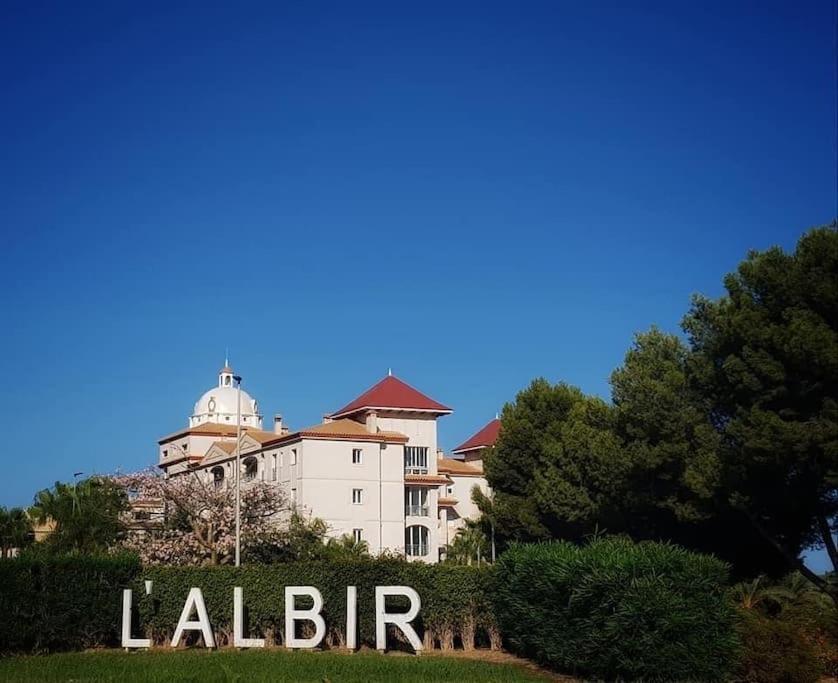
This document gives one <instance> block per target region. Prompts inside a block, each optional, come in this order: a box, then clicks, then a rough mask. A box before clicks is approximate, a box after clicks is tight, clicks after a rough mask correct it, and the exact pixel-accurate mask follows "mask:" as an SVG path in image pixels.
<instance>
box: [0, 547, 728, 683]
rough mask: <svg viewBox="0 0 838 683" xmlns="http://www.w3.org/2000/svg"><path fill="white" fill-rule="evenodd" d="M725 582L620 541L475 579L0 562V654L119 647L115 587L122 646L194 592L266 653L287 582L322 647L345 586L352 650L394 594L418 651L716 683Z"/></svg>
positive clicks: (446, 574)
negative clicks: (314, 599) (126, 628)
mask: <svg viewBox="0 0 838 683" xmlns="http://www.w3.org/2000/svg"><path fill="white" fill-rule="evenodd" d="M146 581H151V582H152V583H151V586H152V588H151V593H150V594H148V595H147V594H146V589H145V582H146ZM726 583H727V568H726V566H725V565H724V564H723V563H721V562H720V561H718V560H716V559H714V558H712V557H707V556H701V555H697V554H694V553H690V552H687V551H685V550H682V549H680V548H677V547H675V546H671V545H661V544H655V543H641V544H633V543H631V542H630V541H627V540H622V539H607V540H597V541H594V542H593V543H591V544H590V545H588V546H585V547H578V546H574V545H571V544H569V543H547V544H539V545H530V546H514V547H512V548H511V549H510V550H509V551H507V552H506V553H504V554H503V555H502V556H501V558H500V560H499V562H498V563H497V565H496V566H495V567H492V568H486V567H484V568H480V569H478V568H475V567H462V566H451V565H424V564H417V563H406V562H403V561H398V560H383V559H377V560H374V559H366V560H354V561H338V562H306V563H303V562H299V563H287V564H273V565H251V566H245V567H242V568H239V569H237V568H234V567H159V566H158V567H146V568H141V567H140V566H139V564H138V563H137V561H136V559H131V558H125V557H108V558H91V557H73V558H64V559H55V558H38V559H35V558H20V559H15V560H2V561H0V614H2V616H3V619H0V648H2V649H4V650H7V651H44V650H59V649H71V648H88V647H98V646H118V645H119V637H120V629H121V610H122V589H123V588H126V587H129V588H132V589H133V591H134V605H135V610H134V611H135V617H136V623H135V625H134V628H133V634H134V636H135V637H141V636H145V637H150V638H151V639H152V641H153V642H154V643H155V644H157V645H164V644H167V643H168V642H169V641H170V639H171V637H172V635H173V632H174V629H175V627H176V625H177V622H178V619H179V617H180V614H181V611H182V610H183V605H184V602H185V600H186V596H187V594H188V593H189V589H190V588H192V587H193V586H197V587H200V588H201V590H202V593H203V596H204V600H205V603H206V606H207V611H208V613H209V617H210V621H211V624H212V627H213V630H214V632H215V634H216V642H217V644H218V645H221V646H224V645H229V644H230V643H231V641H232V628H233V627H232V624H233V588H234V587H235V586H241V587H242V588H243V591H244V605H245V612H246V621H247V635H250V636H261V637H264V638H265V639H266V640H267V641H268V644H269V645H278V644H281V643H282V642H284V636H285V634H284V633H283V629H284V607H285V606H284V588H285V586H289V585H294V586H306V585H311V586H315V587H317V588H318V589H319V590H320V592H321V594H322V596H323V602H324V606H323V616H324V619H325V621H326V625H327V637H326V639H325V641H324V646H325V647H340V646H342V645H343V644H344V643H345V641H346V633H345V624H346V587H347V586H356V587H357V598H358V600H357V609H358V627H359V641H358V642H359V644H360V645H366V646H374V643H375V614H374V610H375V602H374V588H375V586H383V585H407V586H411V587H413V588H415V589H416V590H417V591H418V593H419V595H420V597H421V600H422V609H421V611H420V614H419V617H418V618H417V620H416V621H414V626H415V627H416V630H417V631H418V632H419V634H420V637H422V638H423V640H424V644H425V647H426V648H428V649H432V648H442V649H450V648H453V647H463V648H466V649H470V648H473V647H475V646H476V645H482V646H491V647H499V646H500V643H501V634H502V635H503V639H504V641H505V643H506V645H507V646H508V647H509V648H510V649H511V650H513V651H515V652H517V653H519V654H521V655H523V656H525V657H528V658H530V659H533V660H535V661H537V662H540V663H541V664H544V665H546V666H549V667H551V668H554V669H557V670H560V671H563V672H566V673H574V674H577V675H580V676H583V677H586V678H604V679H609V680H613V679H633V680H637V679H643V680H649V681H651V680H667V681H671V680H702V681H709V680H721V679H724V678H725V677H726V676H727V675H728V674H729V672H730V671H731V670H732V669H733V667H734V665H735V658H736V648H737V638H736V636H735V628H734V617H733V606H732V603H731V601H730V600H729V599H728V597H727V595H726V592H725V590H726ZM300 606H303V605H300ZM404 607H406V605H405V606H404ZM390 609H392V610H398V609H399V606H398V605H393V606H392V607H390ZM395 633H398V632H397V631H396V632H395ZM300 635H304V633H301V634H300ZM391 642H392V641H391Z"/></svg>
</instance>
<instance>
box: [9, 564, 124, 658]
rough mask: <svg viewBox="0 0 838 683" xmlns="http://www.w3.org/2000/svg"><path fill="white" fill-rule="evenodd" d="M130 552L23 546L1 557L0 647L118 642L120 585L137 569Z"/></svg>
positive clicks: (36, 648) (53, 647)
mask: <svg viewBox="0 0 838 683" xmlns="http://www.w3.org/2000/svg"><path fill="white" fill-rule="evenodd" d="M139 569H140V567H139V562H138V561H137V558H136V557H134V556H130V555H110V556H92V555H78V554H76V555H71V556H57V555H53V554H50V553H47V552H43V551H40V550H39V551H38V552H30V553H27V552H24V553H23V554H22V555H21V557H19V558H16V559H6V560H0V614H2V615H3V618H2V619H0V649H2V650H8V651H36V652H37V651H42V650H57V649H74V648H85V647H100V646H103V645H118V643H119V633H120V630H119V629H120V624H121V614H122V588H123V587H125V586H128V585H129V583H130V582H131V580H132V579H133V578H134V576H135V575H136V574H137V572H138V571H139Z"/></svg>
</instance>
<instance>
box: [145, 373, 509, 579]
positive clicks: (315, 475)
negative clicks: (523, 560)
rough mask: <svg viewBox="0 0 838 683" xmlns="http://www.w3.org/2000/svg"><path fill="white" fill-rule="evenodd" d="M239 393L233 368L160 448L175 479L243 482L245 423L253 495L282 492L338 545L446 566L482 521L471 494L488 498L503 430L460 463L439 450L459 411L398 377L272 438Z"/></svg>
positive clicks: (469, 448)
mask: <svg viewBox="0 0 838 683" xmlns="http://www.w3.org/2000/svg"><path fill="white" fill-rule="evenodd" d="M234 385H235V379H234V374H233V370H232V368H230V367H229V365H228V364H226V363H225V366H224V367H223V368H222V369H221V371H220V372H219V375H218V386H217V387H214V388H212V389H210V390H209V391H207V392H205V393H204V394H203V395H202V396H201V398H200V399H198V401H197V403H196V404H195V408H194V410H193V411H192V415H191V416H190V418H189V421H188V427H187V428H186V429H184V430H182V431H179V432H176V433H174V434H170V435H168V436H165V437H163V438H162V439H160V441H159V467H160V468H161V469H162V470H163V471H164V472H165V473H166V475H167V476H179V475H183V474H186V473H194V474H195V476H198V477H201V478H203V479H204V480H205V481H207V482H212V483H214V485H216V486H226V485H230V484H231V483H232V482H234V481H235V470H234V467H235V462H236V433H237V431H238V429H237V427H238V423H237V415H239V414H241V428H242V429H241V432H242V435H241V460H242V480H243V481H244V482H245V485H246V483H247V482H250V481H264V482H268V483H272V484H273V483H275V484H276V485H277V486H282V487H283V488H284V489H285V491H286V494H287V496H288V498H289V500H291V501H292V502H293V503H294V504H295V506H296V507H297V508H298V509H299V510H301V511H302V512H304V513H305V514H310V515H312V516H315V517H320V518H321V519H323V520H325V522H326V523H327V524H328V526H329V533H330V534H331V535H334V536H342V535H344V534H349V535H351V536H353V537H354V538H355V539H357V540H364V541H366V542H367V544H368V545H369V548H370V552H372V553H373V554H377V553H379V552H381V551H389V552H395V553H399V554H402V553H403V554H405V555H406V556H407V557H408V558H414V559H417V560H421V561H425V562H436V561H437V560H438V559H439V557H440V555H441V554H442V553H444V549H445V545H446V544H447V543H448V542H450V540H452V539H453V536H454V534H455V533H456V530H457V529H458V528H459V527H460V526H461V525H462V524H463V520H464V519H468V518H471V517H475V516H476V515H477V510H476V508H475V506H474V505H473V503H472V502H471V489H472V487H473V486H479V487H480V488H482V489H483V490H484V491H487V490H488V487H487V485H486V480H485V479H484V478H483V470H482V459H481V457H478V456H479V455H480V453H482V451H481V448H485V447H486V446H489V445H491V444H492V443H494V440H492V441H491V443H490V442H489V440H488V437H487V435H486V434H484V432H486V430H487V429H488V427H489V426H491V425H492V424H494V423H490V425H489V426H487V428H484V429H483V430H481V431H480V432H478V434H476V435H475V436H474V437H472V439H469V441H467V442H466V443H465V444H463V446H461V447H460V448H459V449H457V451H455V452H462V453H463V454H464V458H465V460H464V461H463V460H455V459H451V458H445V457H443V455H442V451H441V450H440V449H438V447H437V430H436V421H437V419H438V418H440V417H443V416H445V415H448V414H450V413H451V409H450V408H448V407H447V406H445V405H443V404H441V403H438V402H437V401H435V400H433V399H431V398H429V397H428V396H426V395H424V394H422V393H421V392H419V391H417V390H416V389H414V388H413V387H411V386H410V385H408V384H406V383H405V382H403V381H402V380H400V379H398V378H396V377H394V376H392V375H388V376H387V377H385V378H384V379H382V380H381V381H380V382H378V383H377V384H376V385H375V386H373V387H372V388H370V389H369V390H367V391H365V392H364V393H363V394H361V395H360V396H358V398H356V399H355V400H353V401H351V402H350V403H348V404H347V405H345V406H344V407H343V408H341V409H340V410H337V411H335V412H334V413H332V414H330V415H328V416H326V417H325V418H324V420H323V423H322V424H318V425H314V426H311V427H307V428H305V429H300V430H297V431H291V430H290V429H288V427H286V426H284V425H283V424H282V418H281V416H276V417H275V418H274V425H273V430H272V431H265V430H263V429H262V416H261V415H260V414H259V409H258V404H257V402H256V401H255V400H254V399H253V398H251V397H250V396H249V395H248V394H247V393H246V392H244V391H242V392H241V405H240V406H239V402H238V401H239V393H238V390H237V389H236V388H235V386H234ZM239 408H240V410H239ZM490 431H491V430H490ZM481 435H483V436H481ZM496 436H497V430H495V437H496ZM478 437H479V438H478ZM475 439H476V441H475ZM478 442H480V444H483V445H482V446H481V448H477V447H476V444H477V443H478ZM484 442H485V443H484Z"/></svg>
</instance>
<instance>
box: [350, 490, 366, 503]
mask: <svg viewBox="0 0 838 683" xmlns="http://www.w3.org/2000/svg"><path fill="white" fill-rule="evenodd" d="M363 502H364V489H352V503H353V504H354V505H360V504H361V503H363Z"/></svg>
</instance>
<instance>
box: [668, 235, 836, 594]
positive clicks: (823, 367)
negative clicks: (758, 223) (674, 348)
mask: <svg viewBox="0 0 838 683" xmlns="http://www.w3.org/2000/svg"><path fill="white" fill-rule="evenodd" d="M724 284H725V288H726V290H727V294H726V295H725V296H723V297H721V298H720V299H717V300H710V299H707V298H705V297H700V296H699V297H696V298H695V299H694V301H693V305H692V309H691V311H690V312H689V314H688V315H687V317H686V318H685V320H684V329H685V330H686V331H687V333H688V334H689V337H690V342H691V344H692V348H693V350H694V352H695V353H694V354H693V359H692V364H693V368H692V373H693V376H694V381H695V386H696V387H697V388H698V390H699V391H701V393H702V395H703V396H705V398H706V399H707V400H708V401H710V403H711V405H712V415H713V420H714V424H715V426H716V427H717V429H718V430H719V432H720V434H721V436H722V448H721V449H720V456H721V464H722V483H723V485H724V487H725V490H726V491H727V493H728V496H729V499H730V501H731V502H732V503H733V504H734V505H736V506H737V507H738V508H739V509H741V510H742V512H743V513H744V514H745V515H746V516H747V518H748V519H749V520H750V522H751V523H752V524H753V526H754V528H755V529H757V530H758V531H759V532H760V533H761V534H763V536H764V537H765V538H766V539H768V540H770V542H771V543H772V544H774V545H775V547H776V548H777V549H778V550H779V551H780V552H782V553H783V554H784V556H785V557H786V558H787V560H788V562H789V564H790V565H792V566H793V567H795V568H797V569H798V570H800V571H801V572H804V573H805V574H806V575H807V577H808V578H809V579H810V580H811V581H813V582H815V583H817V584H818V585H819V586H820V588H821V589H822V590H824V591H829V592H831V594H832V595H833V598H834V599H835V600H836V601H838V591H836V590H835V588H834V587H833V588H831V589H830V587H829V586H828V585H827V583H826V582H825V581H824V580H822V579H821V578H820V577H818V576H817V575H815V574H814V572H811V571H809V570H808V569H807V568H806V567H805V566H804V564H803V562H802V560H800V559H799V556H800V553H801V551H802V550H803V549H805V548H807V547H810V546H813V545H814V546H820V547H825V548H826V550H827V553H828V555H829V556H830V558H831V560H832V563H833V565H834V566H835V568H836V569H838V549H837V548H836V545H835V537H834V533H835V530H836V525H838V518H837V517H838V229H837V228H836V226H835V225H832V226H830V227H826V228H820V229H816V230H812V231H810V232H808V233H807V234H805V235H804V236H803V237H802V238H801V239H800V241H799V242H798V244H797V248H796V250H795V251H794V253H786V252H784V251H783V250H781V249H780V248H772V249H769V250H768V251H764V252H756V251H753V252H751V253H749V254H748V257H747V258H746V259H745V260H744V261H743V262H742V263H741V264H740V265H739V267H738V269H737V271H736V272H735V273H732V274H730V275H728V276H727V277H726V278H725V281H724Z"/></svg>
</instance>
